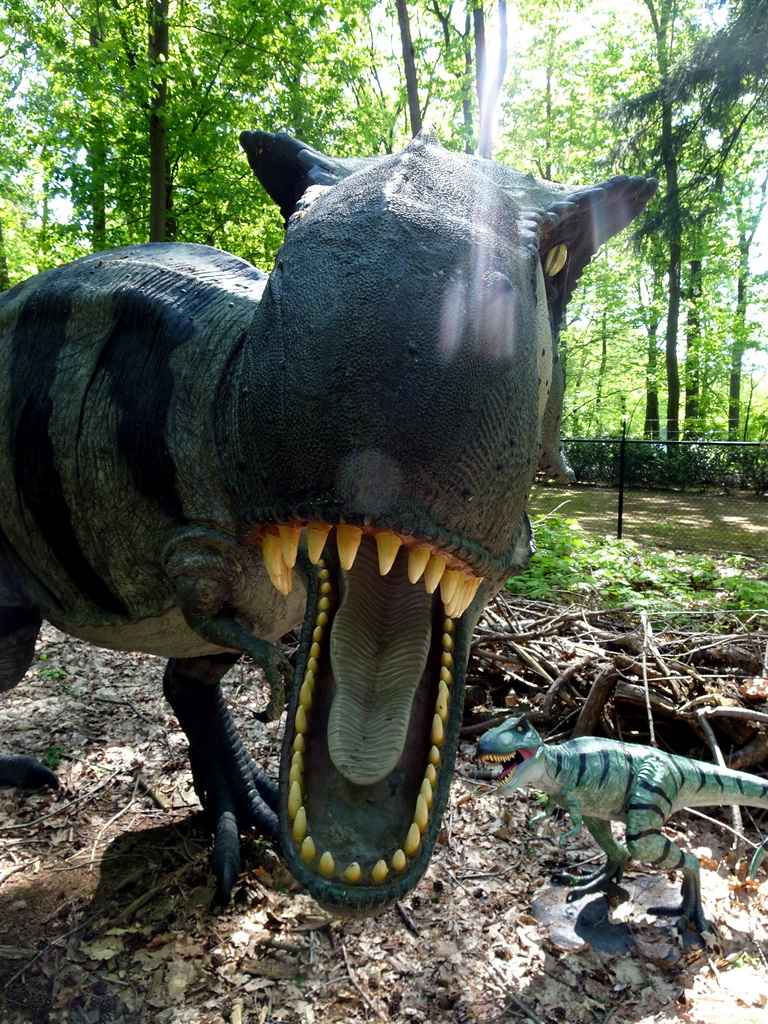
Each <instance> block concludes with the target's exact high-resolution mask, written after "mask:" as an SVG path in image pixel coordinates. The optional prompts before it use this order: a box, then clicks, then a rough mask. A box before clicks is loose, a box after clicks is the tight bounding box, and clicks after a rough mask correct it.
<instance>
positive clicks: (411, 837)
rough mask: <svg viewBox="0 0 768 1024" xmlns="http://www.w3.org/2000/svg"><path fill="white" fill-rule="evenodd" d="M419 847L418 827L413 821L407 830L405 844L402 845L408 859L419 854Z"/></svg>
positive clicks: (419, 835) (419, 834)
mask: <svg viewBox="0 0 768 1024" xmlns="http://www.w3.org/2000/svg"><path fill="white" fill-rule="evenodd" d="M420 846H421V832H420V831H419V826H418V825H417V824H416V822H415V821H414V822H413V823H412V824H411V827H410V828H409V829H408V835H407V836H406V837H405V842H404V843H403V849H404V850H405V852H406V853H407V854H408V856H409V857H413V856H414V854H416V853H418V852H419V847H420Z"/></svg>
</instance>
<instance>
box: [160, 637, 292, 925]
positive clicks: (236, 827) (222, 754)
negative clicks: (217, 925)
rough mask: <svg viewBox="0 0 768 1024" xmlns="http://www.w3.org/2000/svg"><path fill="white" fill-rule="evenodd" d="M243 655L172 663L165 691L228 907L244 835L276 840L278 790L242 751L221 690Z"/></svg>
mask: <svg viewBox="0 0 768 1024" xmlns="http://www.w3.org/2000/svg"><path fill="white" fill-rule="evenodd" d="M238 657H239V655H235V654H219V655H214V656H211V657H205V658H183V659H176V658H172V659H171V660H170V661H169V662H168V665H167V667H166V670H165V675H164V677H163V691H164V693H165V696H166V699H167V700H168V702H169V703H170V705H171V707H172V708H173V710H174V713H175V714H176V717H177V718H178V720H179V724H180V725H181V727H182V729H183V730H184V733H185V734H186V736H187V739H188V740H189V760H190V765H191V767H192V778H193V781H194V785H195V792H196V793H197V795H198V797H199V798H200V802H201V803H202V805H203V806H204V807H205V808H206V810H207V812H208V815H209V818H210V821H211V826H212V830H213V833H214V846H213V855H212V864H213V871H214V874H215V876H216V882H217V888H216V897H215V899H216V902H217V903H219V904H222V905H223V904H226V903H227V902H228V900H229V894H230V892H231V890H232V886H233V884H234V881H235V878H236V877H237V875H238V874H239V873H240V838H239V837H240V832H241V831H242V830H243V829H245V828H247V827H249V826H251V825H255V826H256V827H257V828H259V829H260V831H261V832H262V833H263V834H264V835H266V836H267V837H268V838H269V839H272V840H275V839H276V838H277V816H276V814H275V810H274V808H275V807H276V804H277V786H276V784H275V783H274V782H273V781H272V780H271V779H270V778H268V776H266V775H264V774H263V772H261V771H260V770H259V769H258V768H257V767H256V764H255V763H254V761H253V760H252V758H251V757H250V755H249V754H248V752H247V751H246V749H245V746H244V745H243V741H242V740H241V738H240V736H239V734H238V732H237V728H236V726H235V723H234V722H233V721H232V718H231V716H230V714H229V711H228V710H227V706H226V702H225V700H224V696H223V694H222V692H221V687H220V685H219V683H220V680H221V678H222V676H224V675H225V673H226V672H227V671H228V670H229V669H230V668H231V667H232V665H233V664H234V663H235V662H236V661H237V659H238Z"/></svg>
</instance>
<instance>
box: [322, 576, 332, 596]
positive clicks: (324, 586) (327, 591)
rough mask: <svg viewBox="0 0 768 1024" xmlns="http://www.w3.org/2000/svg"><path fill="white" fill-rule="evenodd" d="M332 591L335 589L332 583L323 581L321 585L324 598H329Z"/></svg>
mask: <svg viewBox="0 0 768 1024" xmlns="http://www.w3.org/2000/svg"><path fill="white" fill-rule="evenodd" d="M332 590H333V587H332V586H331V584H330V583H329V582H328V580H324V581H323V582H322V583H321V584H320V593H321V594H322V595H323V597H328V595H329V594H330V592H331V591H332Z"/></svg>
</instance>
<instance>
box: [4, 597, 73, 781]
mask: <svg viewBox="0 0 768 1024" xmlns="http://www.w3.org/2000/svg"><path fill="white" fill-rule="evenodd" d="M42 622H43V620H42V618H41V616H40V614H39V613H38V612H37V611H34V610H33V609H29V608H0V690H10V689H11V688H12V687H13V686H15V685H16V684H17V683H18V682H19V681H20V680H21V679H22V678H23V677H24V673H25V672H26V671H27V669H28V668H29V666H30V665H31V663H32V659H33V658H34V656H35V642H36V640H37V635H38V633H39V632H40V626H41V625H42ZM0 784H3V785H6V786H30V787H33V788H37V787H38V786H51V787H52V788H53V789H58V786H59V780H58V779H57V778H56V776H55V775H54V774H53V772H52V771H51V769H50V768H46V767H45V765H44V764H41V763H40V762H39V761H37V760H35V758H34V757H29V756H27V755H26V754H18V755H15V756H11V755H9V754H2V755H0Z"/></svg>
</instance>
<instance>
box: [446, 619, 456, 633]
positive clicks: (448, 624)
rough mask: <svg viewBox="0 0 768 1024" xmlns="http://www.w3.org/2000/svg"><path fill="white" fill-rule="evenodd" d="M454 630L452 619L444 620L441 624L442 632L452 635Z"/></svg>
mask: <svg viewBox="0 0 768 1024" xmlns="http://www.w3.org/2000/svg"><path fill="white" fill-rule="evenodd" d="M453 630H454V625H453V619H446V620H445V622H444V623H443V632H444V633H452V632H453Z"/></svg>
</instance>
